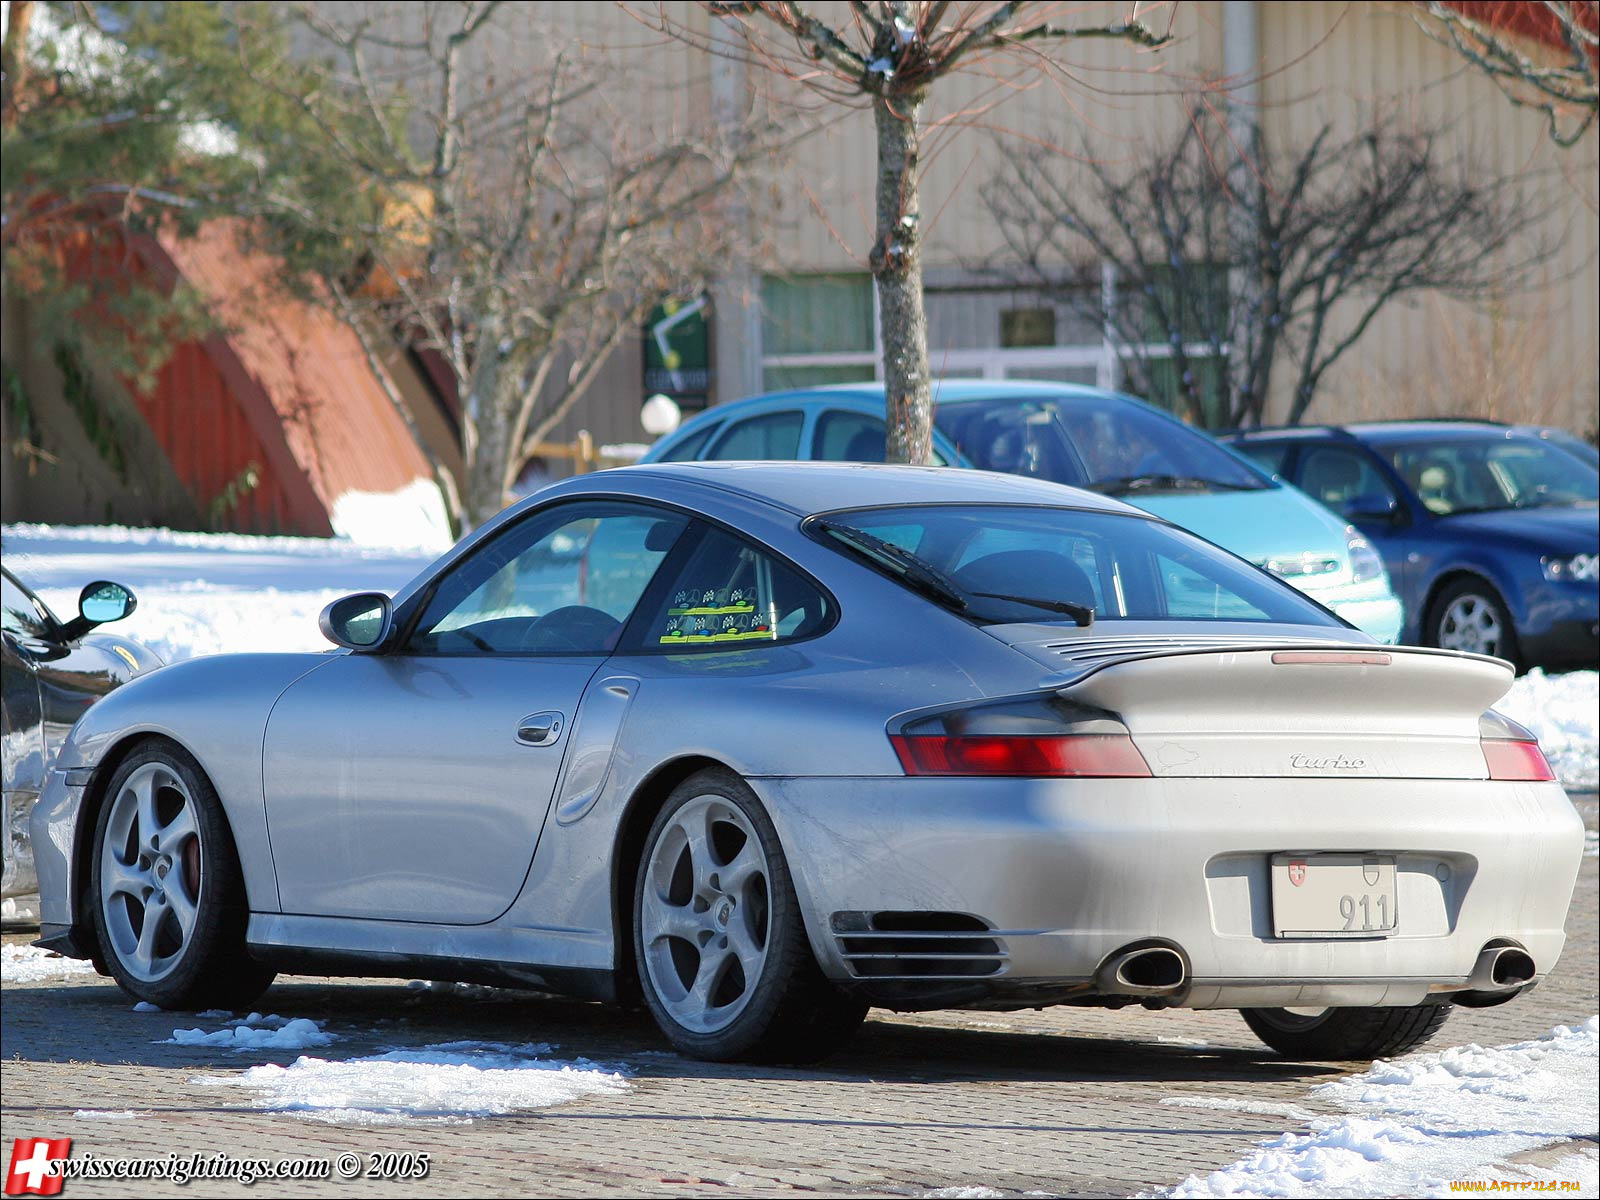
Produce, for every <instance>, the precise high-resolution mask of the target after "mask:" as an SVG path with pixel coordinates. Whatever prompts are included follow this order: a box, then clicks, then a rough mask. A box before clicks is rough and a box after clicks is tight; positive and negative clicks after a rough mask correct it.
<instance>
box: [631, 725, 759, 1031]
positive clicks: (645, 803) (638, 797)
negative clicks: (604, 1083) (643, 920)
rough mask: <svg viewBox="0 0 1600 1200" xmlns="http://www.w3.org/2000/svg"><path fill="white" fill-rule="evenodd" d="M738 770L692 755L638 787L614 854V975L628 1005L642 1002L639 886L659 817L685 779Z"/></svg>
mask: <svg viewBox="0 0 1600 1200" xmlns="http://www.w3.org/2000/svg"><path fill="white" fill-rule="evenodd" d="M713 769H717V770H723V771H731V770H733V768H732V767H730V766H729V765H728V764H727V763H725V762H723V761H722V760H720V759H716V758H711V757H710V756H708V755H704V754H686V755H683V756H681V757H679V758H674V759H670V760H668V761H667V762H664V763H661V764H660V765H659V766H657V767H656V768H655V769H654V770H652V771H651V772H650V773H649V774H648V775H646V776H645V777H644V778H643V779H642V780H640V781H639V784H638V786H637V787H635V788H634V789H633V794H632V795H631V796H630V797H629V798H628V805H627V808H626V809H624V810H623V814H622V819H621V820H620V821H618V822H617V835H616V842H615V844H614V845H613V847H612V854H611V938H612V944H613V946H614V948H615V955H614V965H613V967H612V973H613V976H614V980H615V984H616V992H617V998H618V999H619V1000H621V1001H622V1002H623V1003H625V1004H630V1005H631V1004H635V1003H638V1002H639V999H640V994H639V967H638V963H636V962H635V961H634V957H633V885H634V879H635V877H636V876H637V874H638V870H639V862H640V860H641V859H642V858H643V857H644V843H645V839H646V838H647V837H648V836H649V834H650V826H651V825H652V824H653V823H654V822H655V819H656V814H658V813H659V812H660V811H661V808H662V806H663V805H664V804H666V802H667V797H668V796H670V795H672V792H673V789H674V788H676V787H677V786H678V785H679V784H680V783H682V782H683V781H684V780H685V779H688V778H689V777H690V776H691V775H694V774H695V773H696V772H698V771H705V770H713Z"/></svg>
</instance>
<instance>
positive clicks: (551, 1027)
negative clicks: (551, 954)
mask: <svg viewBox="0 0 1600 1200" xmlns="http://www.w3.org/2000/svg"><path fill="white" fill-rule="evenodd" d="M1575 802H1576V803H1577V804H1578V807H1579V809H1580V810H1581V811H1582V812H1583V814H1584V818H1585V824H1586V825H1587V826H1588V827H1589V828H1590V829H1593V828H1595V826H1596V799H1595V796H1594V795H1593V794H1588V795H1584V796H1579V797H1575ZM1597 908H1600V893H1597V870H1596V859H1594V858H1592V857H1590V858H1586V859H1585V860H1584V865H1583V871H1582V874H1581V876H1580V881H1579V888H1578V894H1577V896H1576V898H1575V900H1574V902H1573V907H1572V913H1571V916H1570V917H1569V920H1568V924H1567V929H1568V935H1569V936H1568V942H1567V948H1566V952H1565V954H1564V955H1563V957H1562V960H1561V962H1560V964H1559V966H1558V967H1557V969H1556V971H1555V972H1554V973H1553V974H1552V975H1551V977H1550V978H1549V979H1548V980H1547V981H1546V983H1545V984H1544V985H1543V986H1542V987H1540V988H1539V989H1537V990H1536V991H1535V992H1533V993H1530V994H1529V995H1527V996H1525V997H1522V998H1520V999H1519V1000H1517V1001H1515V1002H1514V1003H1512V1004H1509V1005H1505V1006H1502V1007H1500V1008H1494V1009H1480V1010H1470V1009H1457V1010H1456V1011H1455V1013H1454V1014H1453V1016H1452V1017H1451V1019H1450V1022H1449V1023H1448V1024H1447V1025H1446V1026H1445V1028H1444V1030H1443V1031H1442V1033H1441V1034H1440V1037H1439V1038H1438V1039H1436V1042H1435V1045H1455V1044H1460V1043H1464V1042H1468V1041H1476V1042H1480V1043H1484V1044H1491V1045H1492V1044H1500V1043H1505V1042H1511V1041H1517V1040H1520V1039H1522V1038H1528V1037H1536V1036H1538V1035H1540V1034H1542V1033H1544V1032H1545V1031H1546V1030H1548V1029H1549V1028H1550V1027H1551V1026H1553V1025H1557V1024H1565V1023H1571V1022H1573V1021H1578V1020H1582V1019H1584V1018H1586V1017H1588V1016H1591V1015H1593V1014H1594V1013H1595V1012H1596V1011H1597V1008H1600V997H1597V990H1600V988H1597V966H1600V960H1597V940H1600V930H1597V925H1600V920H1597ZM6 940H7V941H8V942H10V941H20V940H25V939H22V938H19V937H16V936H14V935H8V936H7V938H6ZM258 1007H260V1008H261V1009H262V1010H263V1011H266V1012H271V1013H278V1014H282V1015H283V1016H286V1017H295V1016H305V1017H311V1018H313V1019H315V1020H317V1021H319V1022H321V1023H322V1024H323V1027H324V1028H325V1029H327V1030H328V1031H329V1032H332V1033H335V1034H337V1035H338V1037H339V1041H338V1042H337V1043H336V1044H335V1045H333V1046H331V1047H329V1048H327V1049H325V1050H315V1051H309V1052H308V1053H311V1054H313V1055H318V1056H325V1057H331V1058H346V1057H353V1056H355V1055H358V1054H365V1053H374V1052H377V1051H381V1050H386V1049H393V1048H397V1047H417V1046H422V1045H426V1044H430V1043H438V1042H449V1041H458V1040H465V1039H475V1040H483V1041H497V1042H523V1041H538V1042H548V1043H550V1044H551V1045H552V1047H553V1054H554V1055H555V1056H557V1057H561V1058H566V1059H573V1058H587V1059H590V1060H594V1061H595V1062H598V1063H602V1064H625V1065H626V1066H627V1067H628V1069H629V1070H630V1071H631V1072H632V1080H631V1082H632V1086H631V1088H630V1089H629V1090H628V1091H626V1092H623V1093H619V1094H614V1095H605V1096H598V1097H592V1098H589V1099H585V1100H580V1101H577V1102H574V1103H571V1104H567V1105H563V1106H560V1107H557V1108H552V1109H547V1110H543V1111H538V1112H533V1113H529V1114H527V1115H521V1116H514V1117H496V1118H490V1119H480V1120H476V1121H473V1122H471V1123H470V1124H465V1125H412V1126H403V1127H395V1126H390V1127H382V1128H371V1127H365V1128H354V1127H345V1126H332V1125H326V1124H319V1123H314V1122H311V1121H307V1120H304V1119H301V1118H296V1117H293V1116H287V1115H278V1114H268V1113H264V1112H259V1111H255V1110H252V1109H250V1108H249V1107H246V1106H244V1105H247V1103H248V1102H247V1101H245V1100H242V1099H241V1098H240V1096H238V1095H236V1094H231V1090H221V1089H218V1088H215V1087H208V1086H204V1085H201V1084H198V1083H196V1082H194V1077H195V1076H196V1075H201V1074H214V1073H219V1072H231V1071H237V1070H240V1069H242V1068H243V1067H245V1066H249V1065H253V1064H256V1063H261V1062H278V1063H283V1064H287V1063H289V1062H291V1061H293V1059H294V1058H295V1057H296V1056H297V1053H296V1052H294V1051H288V1052H274V1051H250V1052H246V1053H235V1052H231V1051H227V1050H217V1049H213V1048H207V1047H186V1046H175V1045H162V1044H159V1043H160V1042H161V1041H162V1039H165V1038H167V1037H170V1036H171V1032H172V1030H173V1029H174V1028H177V1027H184V1026H193V1025H197V1024H199V1025H206V1026H207V1027H215V1026H218V1025H219V1024H220V1023H219V1022H216V1021H211V1022H206V1021H200V1020H196V1019H195V1018H193V1017H190V1016H187V1015H177V1014H162V1013H134V1012H132V1011H131V1008H132V1004H131V1002H130V1001H129V1000H128V998H127V997H126V996H124V995H123V994H122V993H121V992H119V991H118V990H117V989H116V988H115V987H113V986H112V985H110V984H109V983H108V982H106V981H104V980H98V979H95V978H93V977H90V978H89V979H88V981H82V980H81V979H77V980H73V981H71V982H70V983H66V984H62V983H56V984H38V985H24V984H7V985H6V986H5V989H4V1005H3V1008H0V1045H3V1055H4V1061H3V1062H0V1099H3V1108H0V1148H3V1149H4V1150H5V1152H6V1153H7V1154H8V1155H9V1153H10V1148H11V1143H12V1139H14V1138H18V1137H72V1138H73V1139H74V1153H75V1155H81V1154H82V1153H84V1152H85V1151H91V1152H94V1153H95V1154H98V1155H101V1156H107V1155H109V1156H126V1157H146V1156H148V1157H165V1156H166V1155H167V1154H168V1152H172V1151H175V1152H178V1153H180V1154H189V1153H194V1152H198V1153H201V1154H207V1155H209V1154H212V1153H215V1152H217V1151H219V1150H221V1151H227V1152H229V1153H232V1154H235V1155H241V1156H250V1157H263V1158H270V1159H277V1158H286V1157H293V1156H301V1155H306V1156H331V1155H334V1154H337V1153H339V1152H342V1151H346V1150H349V1151H355V1152H357V1153H360V1154H363V1155H364V1154H367V1153H369V1152H374V1151H390V1150H392V1151H398V1152H404V1151H424V1150H425V1151H427V1152H428V1153H429V1154H430V1155H431V1156H432V1159H431V1162H432V1170H431V1173H430V1174H429V1176H428V1177H427V1178H426V1179H423V1180H401V1181H393V1182H388V1181H377V1180H372V1181H367V1180H359V1181H352V1182H343V1181H339V1180H330V1181H327V1182H321V1183H298V1182H297V1183H290V1184H275V1183H272V1184H269V1183H258V1184H256V1185H255V1186H254V1187H244V1186H241V1185H238V1184H230V1183H226V1182H216V1181H207V1182H204V1183H192V1184H190V1185H188V1186H186V1187H179V1186H176V1185H174V1184H172V1183H168V1182H148V1183H140V1184H138V1185H136V1186H137V1194H138V1195H140V1196H147V1195H148V1196H178V1195H190V1196H199V1195H205V1196H211V1195H216V1196H225V1195H250V1194H257V1195H318V1196H320V1195H336V1194H339V1195H356V1196H360V1195H374V1196H460V1195H475V1194H476V1195H532V1194H538V1195H556V1196H567V1195H572V1196H576V1195H583V1196H588V1195H597V1194H607V1195H617V1196H669V1195H670V1196H699V1195H719V1196H729V1195H756V1194H774V1193H792V1192H810V1193H816V1194H823V1195H899V1196H919V1195H923V1194H926V1193H927V1192H930V1191H933V1190H934V1189H940V1188H962V1187H969V1188H970V1187H986V1188H991V1189H995V1190H997V1191H999V1192H1001V1193H1003V1194H1007V1195H1020V1194H1032V1195H1058V1196H1102V1195H1118V1196H1126V1195H1131V1194H1134V1193H1137V1192H1140V1191H1146V1190H1151V1189H1157V1188H1161V1187H1164V1186H1168V1185H1171V1184H1173V1183H1176V1182H1178V1181H1180V1180H1182V1179H1183V1178H1184V1177H1186V1176H1187V1175H1189V1174H1190V1173H1192V1172H1197V1171H1206V1170H1211V1169H1215V1168H1218V1167H1221V1166H1225V1165H1227V1164H1229V1163H1231V1162H1234V1161H1236V1160H1237V1159H1238V1158H1240V1157H1241V1156H1242V1155H1243V1154H1245V1153H1246V1152H1247V1151H1248V1150H1249V1149H1250V1148H1251V1146H1252V1145H1253V1144H1254V1143H1255V1142H1257V1141H1259V1140H1261V1139H1262V1138H1264V1137H1267V1136H1271V1135H1273V1134H1276V1133H1279V1132H1281V1131H1282V1130H1284V1129H1285V1128H1290V1127H1295V1122H1294V1121H1293V1120H1292V1119H1290V1118H1286V1117H1283V1116H1271V1115H1259V1114H1252V1113H1241V1112H1230V1111H1219V1110H1215V1109H1211V1110H1208V1109H1199V1108H1183V1107H1175V1106H1172V1105H1163V1104H1162V1103H1161V1101H1162V1100H1163V1099H1166V1098H1170V1097H1184V1096H1191V1097H1202V1096H1203V1097H1223V1098H1234V1099H1245V1098H1247V1099H1249V1100H1252V1101H1265V1102H1269V1103H1275V1104H1281V1105H1295V1106H1298V1107H1300V1108H1304V1109H1310V1110H1312V1111H1316V1110H1317V1109H1318V1108H1319V1105H1318V1104H1317V1102H1315V1101H1314V1100H1312V1099H1310V1098H1308V1093H1309V1091H1310V1089H1311V1088H1312V1087H1314V1086H1315V1085H1316V1084H1317V1083H1318V1082H1319V1081H1321V1080H1324V1079H1327V1078H1330V1077H1333V1076H1336V1075H1338V1074H1341V1073H1344V1071H1347V1070H1349V1069H1351V1068H1349V1067H1348V1066H1347V1067H1343V1068H1335V1067H1329V1066H1326V1065H1313V1064H1305V1063H1294V1062H1287V1061H1285V1060H1282V1059H1279V1058H1277V1057H1275V1056H1274V1055H1272V1054H1271V1053H1270V1052H1268V1051H1266V1050H1265V1049H1264V1048H1263V1047H1262V1046H1261V1045H1260V1044H1259V1043H1257V1042H1256V1040H1255V1038H1254V1037H1253V1036H1252V1035H1251V1034H1250V1033H1249V1031H1248V1030H1247V1029H1246V1028H1245V1026H1244V1024H1243V1022H1242V1021H1241V1020H1240V1019H1239V1018H1238V1016H1237V1014H1235V1013H1231V1012H1204V1013H1202V1012H1182V1011H1179V1012H1164V1013H1152V1012H1145V1011H1143V1010H1141V1009H1128V1010H1123V1011H1122V1012H1117V1013H1112V1012H1103V1011H1096V1010H1079V1009H1067V1008H1056V1009H1048V1010H1045V1011H1043V1012H1028V1013H1016V1014H996V1013H971V1012H946V1013H933V1014H925V1015H918V1016H896V1015H893V1014H887V1013H875V1014H874V1017H873V1019H872V1020H870V1021H869V1022H868V1023H867V1025H866V1026H865V1027H864V1029H863V1030H862V1033H861V1035H860V1037H859V1038H858V1039H857V1040H856V1041H855V1042H853V1043H852V1044H851V1045H850V1047H849V1048H848V1049H847V1050H845V1051H844V1052H842V1053H840V1054H839V1055H837V1056H836V1057H835V1058H833V1059H832V1060H830V1061H828V1062H826V1063H824V1064H822V1065H821V1066H820V1067H818V1068H816V1069H809V1070H780V1069H763V1068H751V1067H744V1066H718V1065H710V1064H705V1063H697V1062H693V1061H689V1060H686V1059H683V1058H680V1057H678V1056H676V1055H673V1054H671V1053H668V1052H666V1051H665V1050H664V1049H663V1045H664V1044H663V1043H662V1041H661V1039H660V1037H659V1036H658V1035H657V1033H656V1032H655V1030H654V1027H653V1026H652V1025H651V1024H650V1022H649V1020H648V1018H647V1017H645V1016H643V1015H641V1014H630V1013H624V1012H619V1011H615V1010H610V1009H606V1008H602V1007H600V1006H597V1005H592V1004H584V1003H577V1002H572V1001H566V1000H557V999H549V998H542V997H534V996H529V995H526V994H522V993H507V992H495V993H492V994H490V995H488V996H477V997H473V996H464V995H458V994H455V993H453V992H445V991H422V990H417V989H408V988H406V987H405V986H404V985H403V984H400V983H394V982H389V981H373V980H354V981H336V982H329V981H325V980H318V979H310V978H303V977H285V978H280V980H279V982H278V983H277V984H276V985H274V987H273V988H272V990H271V991H270V992H268V993H267V995H266V996H264V997H263V998H262V1000H261V1001H260V1003H259V1005H258ZM85 1109H93V1110H112V1111H117V1110H125V1109H131V1110H134V1111H135V1112H136V1113H138V1114H139V1115H138V1116H137V1117H135V1118H134V1119H130V1120H117V1121H91V1120H86V1119H82V1118H77V1117H74V1115H73V1114H74V1113H75V1112H77V1111H79V1110H85ZM66 1194H68V1195H71V1196H92V1195H108V1196H109V1195H123V1196H125V1195H128V1194H130V1185H129V1184H127V1183H117V1182H112V1181H107V1182H96V1181H86V1180H75V1181H72V1182H70V1183H69V1184H68V1185H67V1192H66ZM991 1194H992V1193H991Z"/></svg>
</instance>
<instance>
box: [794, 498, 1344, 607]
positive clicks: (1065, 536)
mask: <svg viewBox="0 0 1600 1200" xmlns="http://www.w3.org/2000/svg"><path fill="white" fill-rule="evenodd" d="M829 526H833V527H834V529H833V530H832V531H831V532H830V530H829V528H828V527H829ZM806 528H807V531H808V532H810V533H811V534H812V536H814V537H817V538H818V540H819V541H822V542H823V543H824V544H825V545H828V546H831V547H832V548H834V549H835V550H838V551H839V552H841V553H845V554H849V555H851V556H852V557H855V558H858V559H860V560H862V561H864V562H866V563H867V564H868V565H869V566H875V567H876V568H877V569H879V570H881V571H883V573H884V574H887V575H889V576H890V577H891V578H894V577H897V576H898V577H900V578H902V579H903V580H904V581H905V582H906V584H907V586H910V587H911V588H912V589H913V590H918V588H917V584H918V582H919V580H918V579H917V577H916V572H915V568H916V567H917V566H919V565H920V566H921V567H923V568H926V569H928V570H931V571H932V572H934V573H936V575H937V576H938V577H939V579H941V580H942V581H943V583H944V585H945V587H946V588H948V589H949V590H951V591H953V592H954V593H955V594H956V597H957V599H960V600H963V601H964V604H963V605H961V606H960V607H959V608H958V611H960V612H961V613H962V614H963V615H964V616H966V617H967V618H969V619H970V620H974V621H978V622H980V623H983V624H998V623H1008V622H1023V621H1026V622H1035V623H1038V622H1059V621H1062V620H1065V619H1067V618H1066V617H1064V616H1062V615H1058V614H1056V613H1054V612H1052V611H1051V610H1050V609H1049V608H1047V607H1042V606H1041V605H1039V604H1037V603H1029V601H1030V600H1033V601H1046V602H1056V603H1068V604H1073V605H1079V606H1082V607H1086V608H1091V609H1093V610H1094V618H1095V622H1096V624H1099V623H1100V622H1107V623H1112V622H1116V621H1256V622H1278V623H1285V624H1297V625H1339V624H1341V622H1340V621H1339V620H1338V618H1337V617H1334V616H1333V615H1332V614H1330V613H1328V612H1327V611H1326V610H1325V609H1323V608H1321V607H1320V606H1318V605H1317V604H1315V603H1314V602H1313V601H1311V600H1308V599H1307V598H1306V597H1305V596H1303V595H1301V594H1300V593H1299V592H1297V591H1296V590H1295V589H1294V588H1292V587H1290V586H1289V585H1288V584H1286V583H1283V582H1282V581H1280V580H1278V579H1275V578H1273V577H1272V576H1270V575H1268V574H1267V573H1266V572H1265V571H1261V570H1257V569H1256V568H1254V567H1252V566H1250V565H1249V564H1247V563H1244V562H1241V561H1240V560H1239V559H1237V558H1235V557H1233V556H1232V555H1230V554H1228V553H1227V552H1225V551H1223V550H1219V549H1218V548H1217V547H1215V546H1212V545H1210V544H1209V543H1207V542H1203V541H1201V540H1200V539H1199V538H1197V537H1195V536H1194V535H1193V534H1190V533H1187V532H1185V531H1184V530H1182V529H1179V528H1177V527H1176V526H1173V525H1168V524H1166V523H1164V522H1161V521H1152V520H1149V519H1147V518H1144V517H1136V516H1131V515H1127V514H1123V513H1111V512H1095V511H1090V510H1084V509H1073V508H1046V507H1043V506H1039V505H1030V506H1016V505H998V504H996V505H987V504H986V505H967V504H939V505H901V506H896V507H890V508H877V509H856V510H854V511H851V512H844V513H832V514H824V515H822V516H820V517H818V518H813V520H812V521H810V522H808V523H807V526H806ZM852 530H858V531H860V532H862V533H864V534H867V535H869V536H870V537H872V538H876V539H878V540H879V541H880V542H886V543H889V544H890V545H892V546H896V547H899V549H900V550H902V551H906V552H908V553H909V554H911V555H915V556H916V559H917V560H920V563H918V562H908V561H907V560H906V559H905V557H904V556H903V555H896V554H894V553H892V552H889V553H882V552H879V553H874V552H873V551H872V548H871V545H870V543H861V542H857V543H856V544H855V545H854V547H853V548H852V546H851V543H850V531H852ZM920 590H922V591H923V592H924V594H927V595H928V596H929V598H930V599H931V600H932V601H933V602H934V603H939V602H941V600H940V596H939V589H937V588H934V589H930V588H927V587H923V588H921V589H920ZM945 602H946V603H949V602H948V601H945ZM953 607H954V606H953Z"/></svg>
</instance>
